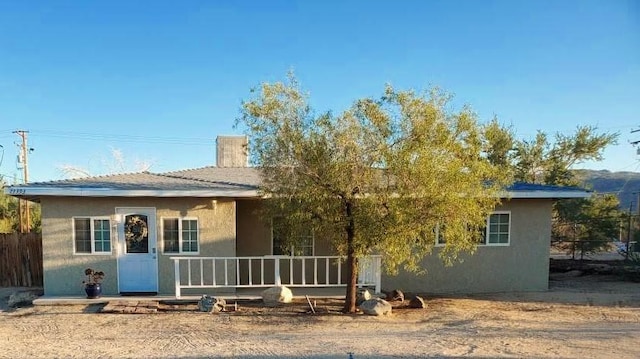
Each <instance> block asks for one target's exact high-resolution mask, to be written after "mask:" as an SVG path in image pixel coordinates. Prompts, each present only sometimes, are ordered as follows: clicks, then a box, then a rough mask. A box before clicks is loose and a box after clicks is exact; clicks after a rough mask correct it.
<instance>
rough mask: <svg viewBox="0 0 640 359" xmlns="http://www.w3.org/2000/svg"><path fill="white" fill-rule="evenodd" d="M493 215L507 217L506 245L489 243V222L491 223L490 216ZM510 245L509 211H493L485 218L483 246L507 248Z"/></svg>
mask: <svg viewBox="0 0 640 359" xmlns="http://www.w3.org/2000/svg"><path fill="white" fill-rule="evenodd" d="M494 214H506V215H508V216H509V222H508V223H507V225H508V229H507V242H506V243H489V231H490V229H491V228H490V221H491V216H492V215H494ZM510 245H511V211H494V212H491V214H489V215H488V216H487V226H486V230H485V243H484V244H483V246H487V247H508V246H510Z"/></svg>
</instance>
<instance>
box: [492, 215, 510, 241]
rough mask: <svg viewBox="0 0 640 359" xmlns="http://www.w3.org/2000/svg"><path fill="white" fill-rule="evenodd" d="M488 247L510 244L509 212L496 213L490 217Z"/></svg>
mask: <svg viewBox="0 0 640 359" xmlns="http://www.w3.org/2000/svg"><path fill="white" fill-rule="evenodd" d="M488 222H489V223H488V228H487V245H492V244H493V245H506V244H509V233H510V230H511V215H510V213H509V212H496V213H493V214H491V215H490V216H489V221H488Z"/></svg>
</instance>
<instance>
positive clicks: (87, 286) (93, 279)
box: [82, 268, 104, 299]
mask: <svg viewBox="0 0 640 359" xmlns="http://www.w3.org/2000/svg"><path fill="white" fill-rule="evenodd" d="M84 274H85V275H86V276H87V280H83V281H82V284H84V291H85V292H86V293H87V298H89V299H95V298H100V295H102V284H101V283H102V279H103V278H104V272H102V271H96V270H93V269H91V268H87V269H85V270H84Z"/></svg>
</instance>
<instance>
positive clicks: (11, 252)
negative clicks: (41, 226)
mask: <svg viewBox="0 0 640 359" xmlns="http://www.w3.org/2000/svg"><path fill="white" fill-rule="evenodd" d="M0 286H1V287H41V286H42V235H41V234H40V233H9V234H2V233H0Z"/></svg>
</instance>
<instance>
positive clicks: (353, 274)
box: [343, 202, 358, 313]
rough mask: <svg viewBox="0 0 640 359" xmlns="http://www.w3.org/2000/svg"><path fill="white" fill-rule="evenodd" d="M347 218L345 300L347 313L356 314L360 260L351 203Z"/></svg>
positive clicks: (348, 207)
mask: <svg viewBox="0 0 640 359" xmlns="http://www.w3.org/2000/svg"><path fill="white" fill-rule="evenodd" d="M345 206H346V212H347V218H349V224H348V225H347V227H346V228H345V230H346V231H347V277H348V282H347V294H346V297H345V300H344V309H343V312H345V313H355V312H356V285H357V284H358V258H356V256H355V252H356V251H355V247H354V243H353V242H354V240H355V223H354V221H353V205H352V203H351V202H347V203H346V205H345Z"/></svg>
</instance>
